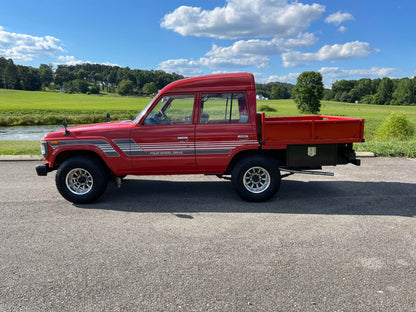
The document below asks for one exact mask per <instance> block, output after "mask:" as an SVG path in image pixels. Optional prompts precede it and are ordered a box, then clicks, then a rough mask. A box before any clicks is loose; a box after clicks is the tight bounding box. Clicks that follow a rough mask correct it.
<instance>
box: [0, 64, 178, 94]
mask: <svg viewBox="0 0 416 312" xmlns="http://www.w3.org/2000/svg"><path fill="white" fill-rule="evenodd" d="M183 78H184V76H182V75H179V74H175V73H173V74H168V73H166V72H164V71H162V70H139V69H130V68H129V67H123V68H122V67H119V66H111V65H102V64H90V63H84V64H79V65H58V66H57V67H56V69H54V68H53V66H52V65H47V64H41V65H40V66H39V68H35V67H31V66H23V65H16V64H14V62H13V60H12V59H6V58H4V57H0V88H4V89H15V90H27V91H41V90H44V91H57V90H62V91H63V92H66V93H88V92H90V93H99V92H100V91H106V92H113V93H115V92H117V93H120V94H121V95H133V94H136V95H139V94H152V93H156V92H157V90H160V89H162V88H163V87H164V86H166V85H167V84H169V83H171V82H173V81H176V80H179V79H183Z"/></svg>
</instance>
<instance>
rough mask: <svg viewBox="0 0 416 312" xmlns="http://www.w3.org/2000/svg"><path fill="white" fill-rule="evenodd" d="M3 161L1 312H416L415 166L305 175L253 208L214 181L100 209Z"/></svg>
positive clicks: (391, 162) (148, 191) (131, 184)
mask: <svg viewBox="0 0 416 312" xmlns="http://www.w3.org/2000/svg"><path fill="white" fill-rule="evenodd" d="M35 164H36V163H35V162H0V172H1V174H2V177H1V179H0V311H416V295H415V294H416V218H415V216H416V161H414V160H409V159H399V158H393V159H387V158H369V159H363V161H362V166H361V167H355V166H353V165H346V166H339V167H334V168H332V167H327V168H325V169H326V170H328V171H331V170H332V171H334V172H335V177H318V176H303V175H295V176H291V177H289V178H287V179H285V180H284V181H283V183H282V187H281V189H280V191H279V193H278V197H276V198H275V199H273V200H272V201H269V202H267V203H246V202H243V201H241V200H240V199H239V198H238V196H237V195H236V194H235V193H234V192H233V190H232V187H231V183H230V182H228V181H223V180H219V179H217V178H216V177H207V176H172V177H145V178H143V177H132V178H130V177H127V179H126V180H125V182H124V185H123V187H122V189H121V190H117V189H116V188H115V186H113V185H110V186H109V188H108V189H107V192H106V193H105V195H104V196H103V197H102V198H101V199H100V201H99V202H97V203H95V204H92V205H73V204H71V203H69V202H67V201H65V200H64V199H62V198H61V197H60V195H59V194H58V192H57V191H56V188H55V185H54V173H51V174H49V175H48V176H47V177H37V176H36V174H35V170H34V166H35Z"/></svg>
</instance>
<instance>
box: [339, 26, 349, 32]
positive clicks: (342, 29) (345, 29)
mask: <svg viewBox="0 0 416 312" xmlns="http://www.w3.org/2000/svg"><path fill="white" fill-rule="evenodd" d="M338 31H339V32H342V33H344V32H346V31H347V27H345V26H341V27H340V28H338Z"/></svg>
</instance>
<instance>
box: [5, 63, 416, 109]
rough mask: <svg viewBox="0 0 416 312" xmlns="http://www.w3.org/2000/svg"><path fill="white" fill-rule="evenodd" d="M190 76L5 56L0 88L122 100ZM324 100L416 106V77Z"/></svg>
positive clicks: (352, 83) (361, 86)
mask: <svg viewBox="0 0 416 312" xmlns="http://www.w3.org/2000/svg"><path fill="white" fill-rule="evenodd" d="M183 78H184V76H182V75H179V74H176V73H172V74H168V73H166V72H164V71H162V70H140V69H130V68H129V67H124V68H122V67H119V66H111V65H102V64H90V63H84V64H79V65H58V66H57V67H56V69H54V68H53V66H52V65H46V64H41V65H40V66H39V68H35V67H31V66H23V65H16V64H14V63H13V60H12V59H6V58H4V57H0V88H4V89H16V90H29V91H39V90H44V91H57V90H61V91H63V92H66V93H99V92H101V91H106V92H113V93H116V92H117V93H119V94H120V95H141V94H145V95H148V94H154V93H156V92H157V91H158V90H160V89H162V88H163V87H164V86H166V85H167V84H169V83H171V82H173V81H176V80H179V79H183ZM256 88H257V94H261V95H263V96H264V97H267V98H269V99H289V98H295V95H294V93H293V88H294V85H293V84H290V83H282V82H270V83H267V84H256ZM323 100H328V101H339V102H348V103H355V102H359V103H365V104H380V105H416V76H415V77H413V78H402V79H390V78H387V77H384V78H382V79H380V78H377V79H369V78H364V79H360V80H344V79H343V80H339V81H336V82H334V83H333V84H332V87H331V89H326V90H324V94H323Z"/></svg>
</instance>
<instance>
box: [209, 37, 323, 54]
mask: <svg viewBox="0 0 416 312" xmlns="http://www.w3.org/2000/svg"><path fill="white" fill-rule="evenodd" d="M316 42H317V38H316V37H315V36H314V34H310V33H306V34H302V33H300V34H298V36H297V37H296V38H291V39H284V38H277V37H275V38H273V39H272V40H259V39H252V40H240V41H236V42H234V44H233V45H232V46H228V47H219V46H217V45H213V46H212V49H211V51H209V52H207V53H206V55H207V56H212V57H222V58H227V57H237V56H250V55H251V56H253V55H276V54H280V53H282V52H284V51H288V50H291V49H294V48H301V47H306V46H310V45H312V44H314V43H316Z"/></svg>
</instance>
